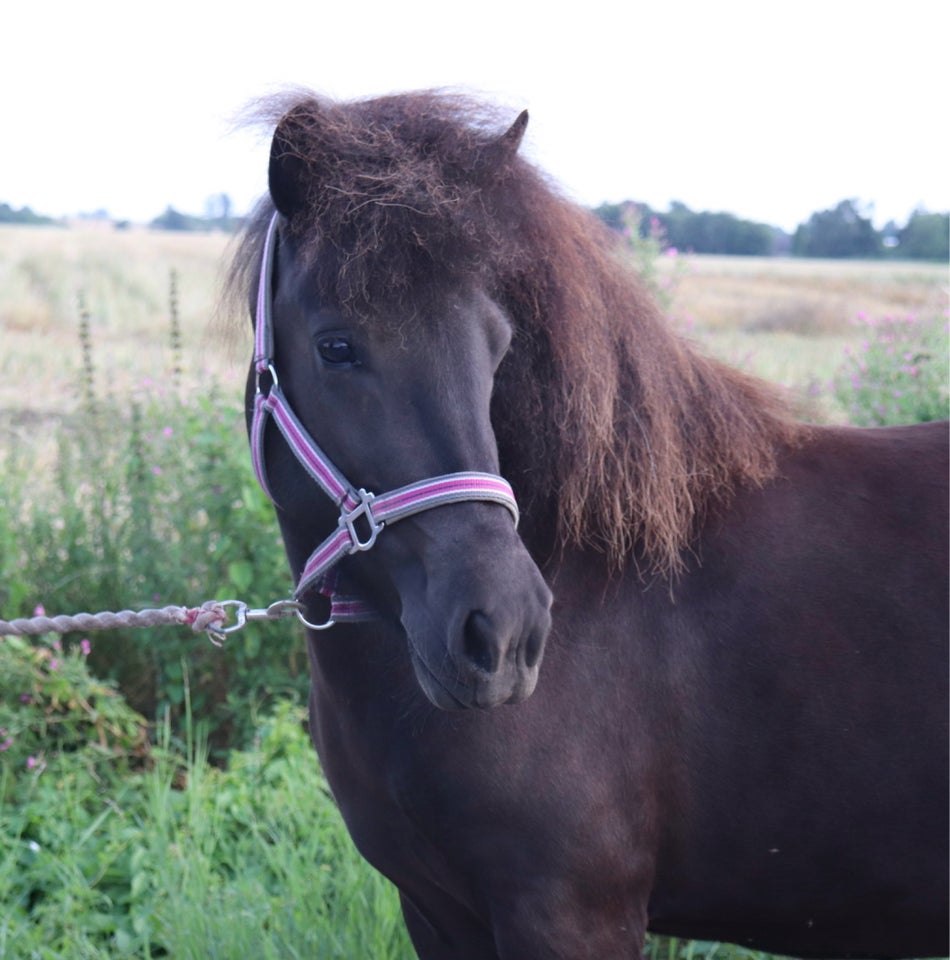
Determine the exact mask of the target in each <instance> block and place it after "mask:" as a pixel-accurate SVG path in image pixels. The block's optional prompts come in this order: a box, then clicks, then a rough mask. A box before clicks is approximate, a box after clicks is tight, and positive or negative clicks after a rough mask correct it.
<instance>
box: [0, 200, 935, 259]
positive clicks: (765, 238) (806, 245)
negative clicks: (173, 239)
mask: <svg viewBox="0 0 950 960" xmlns="http://www.w3.org/2000/svg"><path fill="white" fill-rule="evenodd" d="M593 212H594V214H595V215H596V216H597V217H599V218H600V219H601V220H602V221H603V222H604V223H606V224H607V226H609V227H610V228H611V229H613V230H615V231H617V232H618V233H622V232H623V231H624V230H626V229H628V225H629V222H630V221H631V218H632V219H633V220H635V221H636V222H638V223H639V230H640V233H641V236H642V237H644V238H646V237H648V236H652V237H654V238H655V237H656V236H657V235H658V234H659V235H661V236H662V238H663V241H664V243H665V245H666V246H668V247H673V248H675V249H677V250H680V251H683V252H690V253H719V254H731V255H734V256H760V257H761V256H783V255H791V256H795V257H831V258H853V259H858V258H864V259H873V258H883V257H888V258H891V259H902V260H936V261H946V260H950V214H948V213H929V212H928V211H926V210H915V211H914V212H913V213H912V214H911V216H910V218H909V219H908V221H907V223H905V224H904V225H903V226H899V225H898V224H897V223H895V222H894V221H890V222H889V223H887V224H886V225H885V226H884V228H883V229H881V230H878V229H876V228H875V226H874V224H873V223H872V222H871V218H870V217H869V216H867V215H866V214H865V212H864V211H863V210H862V208H861V205H860V203H859V202H858V201H857V200H853V199H852V200H842V201H841V202H840V203H839V204H837V206H835V207H833V208H831V209H830V210H821V211H818V212H816V213H813V214H812V215H811V216H810V217H809V218H808V220H807V221H806V222H805V223H802V224H800V225H799V227H798V228H797V229H796V230H795V232H794V233H792V234H789V233H786V232H785V231H784V230H781V229H779V228H778V227H773V226H769V225H768V224H765V223H757V222H755V221H753V220H744V219H742V218H740V217H737V216H735V215H734V214H731V213H713V212H710V211H707V210H691V209H690V208H689V207H687V206H686V204H685V203H680V202H678V201H674V202H673V203H671V204H670V208H669V210H666V211H659V210H653V209H652V208H651V207H650V206H649V205H648V204H645V203H636V202H634V201H632V200H624V201H622V202H621V203H604V204H601V205H600V206H599V207H596V208H595V209H594V211H593ZM100 214H102V215H103V216H106V215H105V212H104V211H100ZM56 222H57V221H56V220H54V219H53V218H51V217H45V216H41V215H39V214H36V213H34V212H33V211H32V210H31V209H30V208H29V207H22V208H21V209H19V210H15V209H14V208H12V207H11V206H10V205H9V204H7V203H0V223H28V224H35V225H41V224H53V223H56ZM242 222H243V220H242V218H241V217H238V216H235V214H234V212H233V209H232V205H231V200H230V197H228V195H227V194H224V193H222V194H215V195H214V196H212V197H209V198H208V201H207V203H206V209H205V215H204V216H193V215H191V214H185V213H181V212H180V211H178V210H176V209H175V208H174V207H172V206H168V207H167V208H166V209H165V211H164V212H163V213H161V214H160V215H159V216H157V217H155V218H154V219H153V220H152V221H151V222H150V223H149V226H150V227H151V228H152V229H154V230H176V231H191V230H224V231H227V232H232V231H234V230H237V229H238V228H239V227H240V226H241V223H242ZM121 226H128V224H127V223H123V224H121Z"/></svg>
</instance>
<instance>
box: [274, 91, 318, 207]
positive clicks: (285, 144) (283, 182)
mask: <svg viewBox="0 0 950 960" xmlns="http://www.w3.org/2000/svg"><path fill="white" fill-rule="evenodd" d="M301 119H302V118H301V116H300V115H299V114H297V112H296V111H294V110H291V111H290V112H289V113H287V114H285V115H284V116H283V117H282V118H281V120H280V122H279V123H278V124H277V129H276V130H274V137H273V139H272V140H271V144H270V161H269V163H268V167H267V187H268V190H269V191H270V196H271V200H273V201H274V206H275V207H277V210H278V211H279V212H280V213H281V214H283V216H285V217H292V216H293V215H294V214H295V213H297V212H298V211H300V210H301V209H303V207H304V206H305V204H306V200H307V182H308V176H307V174H308V169H307V162H306V160H304V155H303V153H302V151H301V147H300V146H298V145H297V141H298V139H299V138H300V137H301V135H302V133H303V129H302V124H301Z"/></svg>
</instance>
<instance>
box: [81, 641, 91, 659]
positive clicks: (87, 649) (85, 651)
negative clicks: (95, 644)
mask: <svg viewBox="0 0 950 960" xmlns="http://www.w3.org/2000/svg"><path fill="white" fill-rule="evenodd" d="M79 649H80V650H81V651H82V655H83V656H84V657H88V656H89V654H90V653H92V644H91V643H90V642H89V637H83V639H82V640H80V641H79Z"/></svg>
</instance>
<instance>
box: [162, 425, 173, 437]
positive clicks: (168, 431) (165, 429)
mask: <svg viewBox="0 0 950 960" xmlns="http://www.w3.org/2000/svg"><path fill="white" fill-rule="evenodd" d="M174 432H175V431H174V430H173V429H172V428H171V427H163V428H162V436H165V437H170V436H172V435H173V434H174Z"/></svg>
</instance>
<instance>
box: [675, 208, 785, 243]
mask: <svg viewBox="0 0 950 960" xmlns="http://www.w3.org/2000/svg"><path fill="white" fill-rule="evenodd" d="M658 217H659V220H660V223H661V224H662V226H663V227H664V229H665V230H666V236H667V239H668V240H669V243H670V246H672V247H676V248H677V249H678V250H692V251H693V252H694V253H725V254H732V255H736V256H767V255H768V254H770V253H772V245H773V234H774V231H773V228H772V227H769V226H767V225H766V224H764V223H755V222H753V221H752V220H743V219H740V218H739V217H737V216H735V215H734V214H731V213H721V212H717V213H713V212H710V211H702V212H696V211H693V210H690V209H689V207H687V206H686V204H684V203H680V202H678V201H674V202H673V203H671V204H670V210H669V213H661V214H659V215H658Z"/></svg>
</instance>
